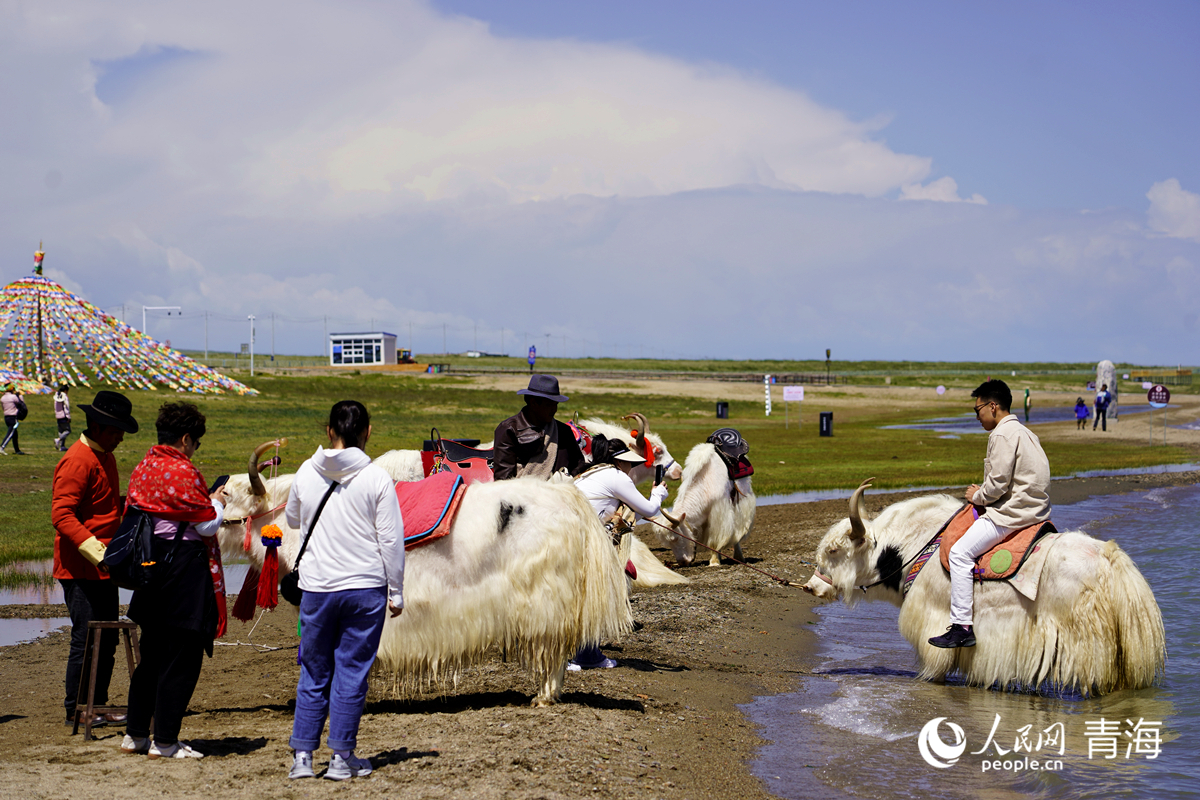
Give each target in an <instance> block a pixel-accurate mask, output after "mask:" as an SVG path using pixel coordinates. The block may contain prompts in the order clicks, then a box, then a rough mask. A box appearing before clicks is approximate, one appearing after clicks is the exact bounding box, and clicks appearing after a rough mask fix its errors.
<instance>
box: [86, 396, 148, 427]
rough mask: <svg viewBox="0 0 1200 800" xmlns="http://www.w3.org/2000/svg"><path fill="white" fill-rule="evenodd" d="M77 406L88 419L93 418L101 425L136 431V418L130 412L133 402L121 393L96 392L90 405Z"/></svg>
mask: <svg viewBox="0 0 1200 800" xmlns="http://www.w3.org/2000/svg"><path fill="white" fill-rule="evenodd" d="M79 407H80V408H82V409H83V411H84V413H85V414H87V415H88V419H91V420H95V421H96V422H99V423H100V424H101V425H112V426H114V427H117V428H120V429H121V430H123V431H125V432H126V433H137V432H138V424H137V420H136V419H134V418H133V416H132V414H131V413H130V412H132V411H133V403H131V402H129V398H128V397H126V396H125V395H123V394H117V393H116V392H109V391H100V392H96V399H95V400H93V401H92V404H91V405H80V406H79Z"/></svg>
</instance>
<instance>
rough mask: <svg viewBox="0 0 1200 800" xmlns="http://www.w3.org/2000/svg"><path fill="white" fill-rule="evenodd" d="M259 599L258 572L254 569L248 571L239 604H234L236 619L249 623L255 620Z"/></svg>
mask: <svg viewBox="0 0 1200 800" xmlns="http://www.w3.org/2000/svg"><path fill="white" fill-rule="evenodd" d="M257 597H258V570H257V569H256V568H254V567H250V569H248V570H246V580H244V581H242V590H241V591H240V592H238V599H237V602H236V603H234V604H233V611H231V612H229V613H231V614H233V618H234V619H240V620H241V621H242V622H249V621H250V620H252V619H254V602H255V600H256V599H257Z"/></svg>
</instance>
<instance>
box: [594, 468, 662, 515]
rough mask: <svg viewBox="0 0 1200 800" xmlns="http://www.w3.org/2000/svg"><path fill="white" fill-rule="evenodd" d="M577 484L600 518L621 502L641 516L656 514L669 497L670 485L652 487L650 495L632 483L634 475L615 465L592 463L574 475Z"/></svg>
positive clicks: (608, 513) (613, 509) (610, 513)
mask: <svg viewBox="0 0 1200 800" xmlns="http://www.w3.org/2000/svg"><path fill="white" fill-rule="evenodd" d="M575 488H576V489H578V490H579V491H581V492H583V496H584V497H586V498H587V499H588V502H589V503H591V504H592V508H593V509H595V511H596V514H597V515H599V517H600V519H604V520H606V519H608V518H609V517H611V516H612V514H613V512H614V511H616V510H617V506H618V505H620V504H621V503H624V504H625V505H627V506H629V507H630V508H631V509H632V510H633V513H635V514H637V515H638V516H639V517H653V516H654V515H655V514H657V513H658V512H659V511H661V510H662V502H663V500H666V499H667V485H666V484H665V483H660V484H659V485H658V486H655V487H654V488H653V489H651V490H650V499H649V500H647V499H646V498H645V497H642V493H641V492H639V491H638V490H637V487H636V486H634V484H633V479H632V478H630V477H629V476H628V475H626V474H625V473H624V472H622V471H621V470H619V469H617V468H616V467H614V466H611V465H609V466H608V467H606V468H604V469H601V468H599V467H593V468H592V469H590V470H588V471H587V472H585V473H583V474H582V475H580V476H579V477H578V478H576V479H575Z"/></svg>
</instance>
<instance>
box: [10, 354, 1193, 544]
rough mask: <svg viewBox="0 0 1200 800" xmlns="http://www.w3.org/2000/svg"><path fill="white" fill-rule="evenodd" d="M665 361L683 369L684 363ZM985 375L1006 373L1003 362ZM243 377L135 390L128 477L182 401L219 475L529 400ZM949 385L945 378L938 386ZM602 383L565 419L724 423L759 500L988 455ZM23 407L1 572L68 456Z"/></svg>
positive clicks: (896, 477)
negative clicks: (136, 428)
mask: <svg viewBox="0 0 1200 800" xmlns="http://www.w3.org/2000/svg"><path fill="white" fill-rule="evenodd" d="M669 363H672V364H675V365H676V368H678V365H677V362H669ZM701 363H707V362H701ZM747 363H754V364H759V363H761V362H747ZM541 366H545V365H543V364H539V367H541ZM1025 366H1026V367H1028V366H1029V365H1025ZM981 371H982V372H984V373H985V374H993V375H996V374H1003V373H1001V371H1000V369H999V368H998V365H994V364H993V365H986V366H985V368H984V369H983V370H981ZM1018 374H1020V373H1018ZM237 377H238V379H239V380H244V381H245V382H247V383H248V384H250V385H252V386H253V387H255V388H256V389H258V390H260V392H261V394H260V395H259V396H257V397H230V396H207V397H199V396H193V395H187V396H184V395H175V394H173V393H170V392H164V391H154V392H127V393H126V394H128V396H129V397H130V398H131V400H132V401H133V404H134V415H135V416H136V417H137V419H138V420H139V422H140V423H141V432H140V433H139V434H137V435H132V436H128V437H127V438H126V440H125V443H124V444H123V445H122V446H121V447H120V448H119V449H118V450H117V452H116V456H117V463H118V468H119V471H120V474H121V476H122V478H123V479H128V476H129V474H130V472H131V471H132V469H133V467H134V466H135V465H136V463H137V462H138V461H139V460H140V459H141V458H142V456H143V455H144V454H145V452H146V450H147V449H148V448H149V447H150V445H152V444H153V443H154V418H155V416H156V413H157V409H158V407H159V406H160V405H161V404H162V403H164V402H167V401H170V400H174V399H179V398H182V399H187V400H189V401H192V402H195V403H197V404H198V405H199V406H200V408H201V409H202V410H203V412H204V413H205V414H206V415H207V417H208V433H207V435H206V436H205V437H204V439H203V446H202V447H201V449H200V451H199V452H198V453H197V457H196V463H197V465H198V466H199V468H200V470H201V471H202V472H203V473H204V475H205V476H206V477H207V478H208V479H209V480H210V481H211V480H212V479H213V478H215V477H216V476H218V475H220V474H222V473H237V472H243V471H245V468H246V467H245V464H246V459H247V457H248V455H249V453H250V451H251V449H252V448H253V447H254V446H255V445H256V444H258V443H260V442H264V441H267V440H269V439H272V438H275V437H280V436H284V437H287V438H288V439H289V445H288V447H287V448H286V450H284V451H283V456H284V466H283V470H284V471H288V472H291V471H294V470H295V469H296V468H297V467H298V466H299V465H300V463H301V462H302V461H303V460H304V459H305V458H307V457H308V456H309V455H311V454H312V452H313V451H314V450H315V449H316V447H317V446H318V445H319V444H321V443H322V441H323V430H324V422H325V420H326V417H327V414H328V411H329V407H330V406H331V405H332V404H333V403H334V402H335V401H337V400H342V399H347V398H353V399H357V400H360V401H362V402H363V403H365V404H366V406H367V408H368V409H369V410H370V412H371V415H372V422H373V425H374V435H373V437H372V439H371V442H370V444H369V446H368V452H369V453H370V454H371V455H373V456H377V455H379V454H382V453H383V452H385V451H387V450H391V449H396V448H405V449H419V448H420V447H421V442H422V440H423V439H425V438H427V437H428V435H429V430H430V428H432V427H437V428H438V429H439V430H440V431H441V433H442V435H444V436H447V437H452V438H457V437H473V438H478V439H481V440H484V441H486V440H489V439H491V438H492V432H493V430H494V429H495V426H496V424H497V423H498V422H499V421H500V420H502V419H504V418H505V417H507V416H509V415H511V414H513V413H515V412H516V411H517V410H518V409H519V408H520V405H521V403H520V400H519V398H518V397H517V396H516V395H514V394H512V393H511V392H507V391H504V392H501V391H494V390H490V389H481V388H474V386H473V383H472V380H471V379H469V378H462V377H455V376H453V375H449V376H421V377H418V376H406V375H402V374H394V373H392V374H376V373H368V374H355V373H353V372H348V373H343V374H336V375H331V374H320V375H316V376H306V375H304V376H302V375H296V376H290V375H283V374H279V375H274V374H259V375H256V376H255V377H254V378H249V377H248V375H246V374H238V375H237ZM949 377H950V376H942V377H941V380H942V381H946V380H948V378H949ZM963 377H964V381H966V382H967V383H971V382H974V383H977V382H978V380H979V376H978V375H975V376H973V377H970V378H967V376H965V375H964V376H963ZM947 385H949V384H947ZM568 388H569V386H568ZM601 388H602V389H603V393H598V394H591V393H588V394H584V393H579V394H577V395H576V396H575V397H574V398H572V401H571V402H570V403H567V404H564V405H563V406H562V407H561V408H560V411H559V418H560V419H563V418H566V417H568V416H570V415H571V414H573V413H575V412H578V413H579V414H580V415H581V416H600V417H604V418H608V419H616V418H617V417H619V416H621V415H623V414H627V413H629V412H631V411H641V412H642V413H645V414H646V415H647V416H648V417H649V418H650V420H651V424H652V426H653V429H654V430H655V431H657V432H659V433H660V434H662V436H663V438H664V440H665V441H666V443H667V446H668V448H669V449H670V451H671V453H672V454H673V455H674V456H675V457H676V458H677V459H678V460H679V461H680V462H682V461H683V460H684V459H685V458H686V456H687V453H688V451H689V450H690V449H691V447H692V446H693V445H695V444H697V443H698V442H701V441H703V439H704V438H705V437H706V436H707V435H708V434H709V433H711V432H712V431H713V430H714V429H715V428H717V427H720V426H721V425H723V424H729V425H731V426H734V427H737V428H738V429H739V430H741V432H742V434H743V435H744V436H745V438H746V439H747V441H749V442H750V444H751V452H750V458H751V460H752V461H753V463H754V466H755V470H756V472H755V475H754V488H755V491H756V492H757V493H758V494H759V495H770V494H781V493H789V492H795V491H801V490H806V489H829V488H839V487H852V486H856V485H858V483H859V482H860V481H861V480H862V479H863V478H866V477H875V478H876V479H877V480H876V485H877V486H879V487H881V488H885V487H903V486H950V485H965V484H966V483H969V482H971V481H974V480H978V479H979V478H980V477H981V474H980V473H981V470H982V459H983V452H984V447H985V440H984V438H983V437H982V436H963V437H961V438H959V439H942V438H938V436H937V434H934V433H931V432H928V431H913V430H881V429H880V426H881V425H892V424H897V423H903V422H911V421H915V420H920V419H926V418H929V417H932V416H946V415H947V414H954V413H961V412H962V411H963V410H964V409H962V408H960V407H959V405H960V404H957V403H955V402H952V401H949V400H947V399H940V400H937V399H931V400H930V401H929V402H928V404H927V405H916V406H914V405H911V404H910V405H906V406H905V407H904V408H903V409H898V408H895V407H894V405H895V404H890V403H879V404H870V403H866V404H861V406H860V407H857V408H848V409H846V410H844V411H840V410H839V411H837V412H836V416H835V426H834V433H835V435H834V436H833V437H831V438H821V437H818V435H817V426H816V424H815V423H816V411H817V410H819V409H818V406H817V403H818V402H819V400H818V398H820V397H824V398H827V399H828V400H830V401H832V400H834V399H835V398H837V397H848V396H852V395H853V394H854V388H853V387H837V390H822V392H813V394H812V397H813V401H812V402H806V403H805V404H804V409H805V410H804V414H805V417H804V424H803V425H802V426H799V427H797V426H796V424H795V416H794V414H795V407H794V406H793V408H792V419H791V427H790V429H785V427H784V424H785V423H784V418H783V416H782V415H781V414H779V413H778V412H779V411H780V410H781V409H778V410H777V412H776V414H775V415H774V416H772V417H770V418H765V417H764V416H763V410H762V404H761V403H758V402H750V401H745V402H736V401H735V402H733V403H732V405H731V407H730V419H729V421H728V423H724V422H722V423H718V422H717V420H716V419H715V418H714V413H713V404H712V401H711V400H708V399H702V398H690V397H680V396H650V397H647V396H645V395H638V396H634V395H631V394H627V393H624V392H623V391H621V389H622V388H623V387H620V385H619V384H618V385H617V386H614V387H613V388H612V389H611V391H609V390H607V389H605V388H604V387H601ZM843 390H844V391H843ZM1072 391H1073V390H1072ZM92 393H93V390H90V389H84V388H79V389H76V390H75V391H74V392H73V393H72V397H73V401H74V403H75V405H76V406H78V405H79V404H80V403H86V402H88V401H89V400H90V399H91V397H92ZM929 394H930V395H931V396H932V393H929ZM28 401H29V407H30V413H29V418H28V419H27V420H26V421H25V422H23V423H22V424H21V428H20V435H21V444H22V449H24V450H25V451H27V452H29V453H30V454H31V455H30V456H28V457H23V458H22V457H16V456H13V455H9V456H8V457H7V458H0V564H6V563H10V562H13V561H17V560H25V559H43V558H48V557H49V556H50V555H51V554H52V552H53V531H52V528H51V526H50V488H51V482H52V476H53V471H54V466H55V464H57V462H58V458H59V455H60V454H59V453H58V452H56V451H55V450H54V449H53V447H52V444H51V442H52V439H53V438H54V435H55V427H54V415H53V412H52V406H51V398H50V397H49V396H48V395H39V396H31V397H29V398H28ZM74 422H75V430H74V432H75V434H76V435H77V434H78V432H79V431H80V430H81V429H82V427H83V422H84V420H83V414H82V413H80V412H78V411H77V412H76V415H75V421H74ZM1046 450H1047V453H1048V455H1049V457H1050V463H1051V466H1052V469H1053V472H1054V474H1055V475H1068V474H1072V473H1075V472H1079V471H1083V470H1092V469H1114V468H1122V467H1138V466H1146V465H1152V464H1163V463H1182V462H1188V461H1191V460H1193V459H1194V457H1195V456H1194V454H1193V453H1192V452H1191V451H1189V450H1187V449H1185V448H1180V447H1173V446H1172V447H1163V446H1158V447H1153V448H1150V447H1146V446H1139V445H1135V444H1128V443H1122V442H1117V441H1111V440H1103V441H1101V440H1097V439H1095V438H1085V437H1082V436H1081V438H1080V441H1078V442H1074V441H1072V442H1047V444H1046ZM10 451H11V448H10Z"/></svg>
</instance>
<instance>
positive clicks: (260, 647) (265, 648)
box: [213, 608, 300, 653]
mask: <svg viewBox="0 0 1200 800" xmlns="http://www.w3.org/2000/svg"><path fill="white" fill-rule="evenodd" d="M265 613H267V609H265V608H263V609H260V610H259V612H258V619H256V620H254V625H253V627H251V628H250V632H249V633H248V634H246V638H247V639H249V638H250V637H251V636H253V635H254V631H255V630H256V629H257V628H258V623H260V622H262V618H263V614H265ZM213 644H214V645H216V646H219V647H253V648H254V649H255V650H257V651H258V652H260V653H271V652H274V651H276V650H291V649H292V648H294V647H299V646H300V645H298V644H293V645H286V644H285V645H279V646H273V645H269V644H259V643H258V642H243V641H242V640H241V639H238V640H237V641H236V642H218V641H214V642H213Z"/></svg>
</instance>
